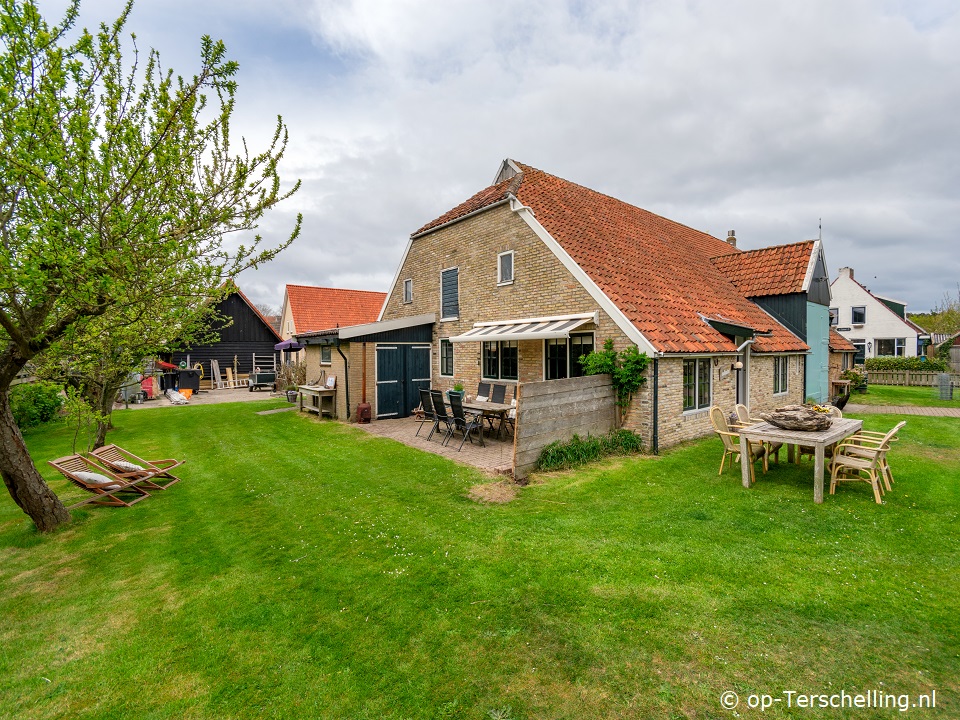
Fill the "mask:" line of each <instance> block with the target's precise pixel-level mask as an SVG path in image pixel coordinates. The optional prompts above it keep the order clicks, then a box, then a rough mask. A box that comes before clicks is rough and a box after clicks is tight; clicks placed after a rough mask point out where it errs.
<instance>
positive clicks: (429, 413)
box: [417, 388, 437, 436]
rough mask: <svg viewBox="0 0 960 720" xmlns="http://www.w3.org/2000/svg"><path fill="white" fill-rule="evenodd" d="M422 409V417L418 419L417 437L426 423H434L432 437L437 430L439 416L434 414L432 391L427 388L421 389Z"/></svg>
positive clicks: (431, 431)
mask: <svg viewBox="0 0 960 720" xmlns="http://www.w3.org/2000/svg"><path fill="white" fill-rule="evenodd" d="M420 409H421V410H420V412H421V417H418V418H417V422H418V423H419V425H418V426H417V435H418V436H419V435H420V431H421V430H422V429H423V424H424V423H432V425H433V427H431V428H430V434H431V435H432V434H433V431H434V430H436V428H437V416H436V414H435V413H434V412H433V400H431V399H430V391H429V390H428V389H426V388H420Z"/></svg>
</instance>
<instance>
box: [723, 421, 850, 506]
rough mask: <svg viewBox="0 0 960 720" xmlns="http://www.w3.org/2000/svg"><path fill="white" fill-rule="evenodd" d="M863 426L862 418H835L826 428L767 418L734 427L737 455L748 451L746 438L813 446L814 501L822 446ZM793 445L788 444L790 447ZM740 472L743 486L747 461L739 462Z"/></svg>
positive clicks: (818, 495)
mask: <svg viewBox="0 0 960 720" xmlns="http://www.w3.org/2000/svg"><path fill="white" fill-rule="evenodd" d="M861 428H863V420H853V419H850V418H837V419H835V420H834V421H833V424H832V425H830V427H828V428H827V429H826V430H816V431H807V430H784V429H783V428H778V427H777V426H776V425H771V424H770V423H768V422H760V423H757V424H756V425H748V426H747V427H744V428H740V429H738V430H737V432H738V433H740V457H742V458H749V457H750V453H749V451H748V450H747V442H748V441H751V442H761V441H762V442H779V443H785V444H788V445H791V446H792V445H798V446H801V447H812V448H814V462H813V501H814V502H815V503H822V502H823V456H824V448H826V447H827V445H833V444H834V443H837V442H840V441H841V440H843V439H844V438H847V437H850V436H851V435H853V434H854V433H857V432H860V429H861ZM790 449H791V450H792V449H793V448H792V447H791V448H790ZM740 464H741V465H742V466H743V467H742V468H741V471H742V475H743V486H744V487H746V488H748V487H750V465H749V463H747V462H741V463H740Z"/></svg>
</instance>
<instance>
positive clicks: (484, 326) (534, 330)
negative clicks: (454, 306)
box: [450, 313, 597, 342]
mask: <svg viewBox="0 0 960 720" xmlns="http://www.w3.org/2000/svg"><path fill="white" fill-rule="evenodd" d="M596 321H597V315H596V313H586V314H581V315H563V316H560V317H548V318H527V319H525V320H503V321H500V322H482V323H476V324H474V326H473V329H471V330H468V331H467V332H465V333H464V334H463V335H457V336H455V337H452V338H450V342H483V341H486V340H490V341H493V340H547V339H549V338H563V337H569V336H570V333H571V332H572V331H573V330H576V329H577V328H578V327H580V326H581V325H585V324H586V323H590V322H596Z"/></svg>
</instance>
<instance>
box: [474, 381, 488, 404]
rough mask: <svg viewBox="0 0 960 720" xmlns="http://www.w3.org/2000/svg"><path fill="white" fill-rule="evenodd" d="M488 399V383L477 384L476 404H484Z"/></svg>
mask: <svg viewBox="0 0 960 720" xmlns="http://www.w3.org/2000/svg"><path fill="white" fill-rule="evenodd" d="M489 399H490V383H485V382H482V383H478V384H477V402H486V401H487V400H489Z"/></svg>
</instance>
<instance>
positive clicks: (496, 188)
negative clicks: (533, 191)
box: [413, 175, 522, 237]
mask: <svg viewBox="0 0 960 720" xmlns="http://www.w3.org/2000/svg"><path fill="white" fill-rule="evenodd" d="M521 179H522V178H521V176H520V175H516V176H514V177H512V178H509V179H507V180H503V181H502V182H498V183H497V184H495V185H491V186H490V187H488V188H485V189H483V190H481V191H480V192H478V193H477V194H476V195H474V196H473V197H471V198H470V199H469V200H467V201H466V202H462V203H460V204H459V205H457V206H456V207H455V208H453V210H450V211H449V212H445V213H444V214H443V215H441V216H440V217H438V218H437V219H436V220H433V221H431V222H428V223H427V224H426V225H424V226H423V227H422V228H420V229H419V230H417V231H416V232H415V233H413V237H416V236H417V235H420V234H421V233H425V232H427V231H428V230H434V229H436V228H438V227H440V226H441V225H446V224H447V223H448V222H453V221H454V220H459V219H460V218H463V217H465V216H467V215H469V214H470V213H472V212H476V211H477V210H482V209H483V208H485V207H490V206H491V205H495V204H496V203H498V202H502V201H503V200H506V199H507V194H508V193H512V194H513V195H516V194H517V186H519V184H520V181H521Z"/></svg>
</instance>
